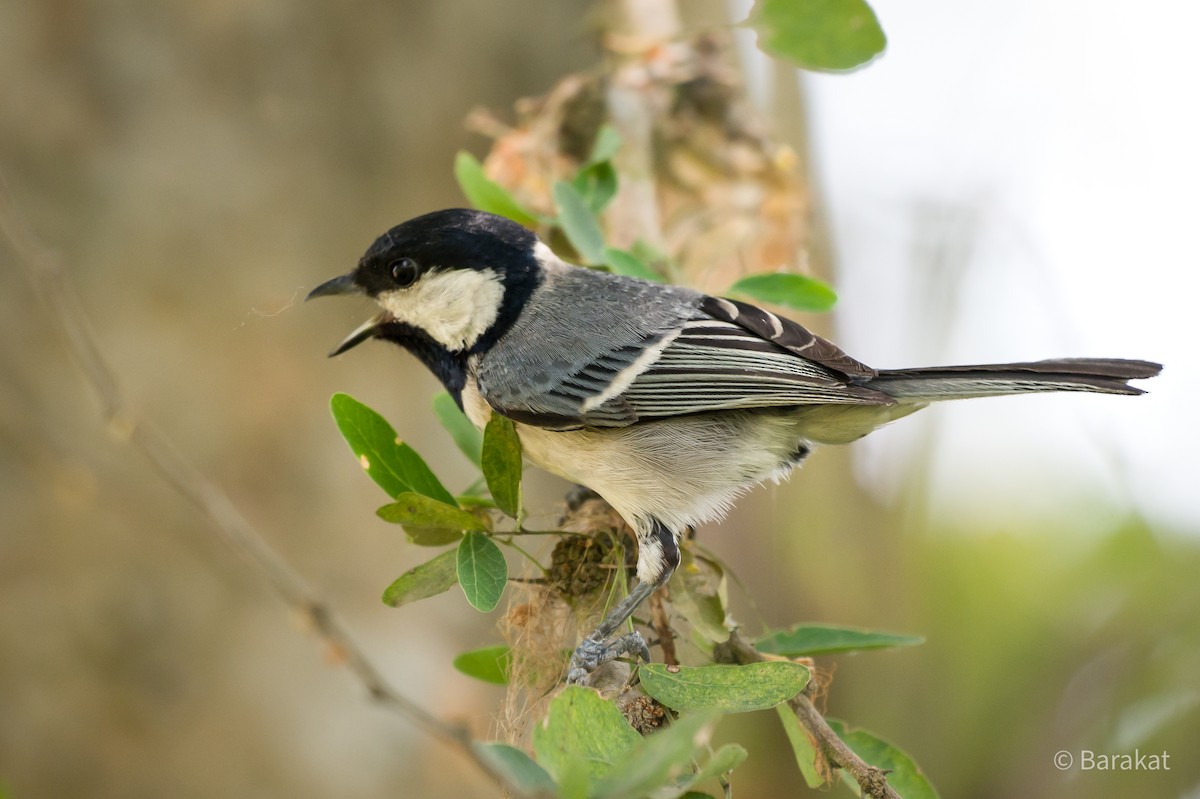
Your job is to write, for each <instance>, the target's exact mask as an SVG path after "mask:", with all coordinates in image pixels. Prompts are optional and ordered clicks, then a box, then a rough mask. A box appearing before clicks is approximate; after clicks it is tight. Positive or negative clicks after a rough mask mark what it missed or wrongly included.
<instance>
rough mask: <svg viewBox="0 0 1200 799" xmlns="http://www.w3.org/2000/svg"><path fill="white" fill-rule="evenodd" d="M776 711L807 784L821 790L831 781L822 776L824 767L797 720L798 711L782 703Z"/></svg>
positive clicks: (826, 766)
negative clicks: (819, 763)
mask: <svg viewBox="0 0 1200 799" xmlns="http://www.w3.org/2000/svg"><path fill="white" fill-rule="evenodd" d="M775 710H776V712H777V713H779V721H780V723H781V724H783V731H784V732H785V733H787V737H788V741H789V742H790V743H791V745H792V754H793V755H795V756H796V765H797V766H798V767H799V768H800V774H801V775H802V776H803V777H804V782H805V784H806V785H808V787H809V788H820V787H821V786H822V785H824V784H825V783H826V782H829V780H827V779H825V777H824V776H823V775H822V774H821V769H822V766H820V765H818V762H819V761H818V755H817V750H816V747H814V746H813V742H812V741H811V740H809V737H808V733H807V732H805V731H804V727H802V726H801V725H800V719H798V718H796V711H794V710H792V706H791V705H785V704H783V703H782V702H780V703H779V704H778V705H776V706H775ZM824 768H825V769H826V770H828V768H829V766H828V765H825V766H824Z"/></svg>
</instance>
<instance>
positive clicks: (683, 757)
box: [591, 713, 720, 799]
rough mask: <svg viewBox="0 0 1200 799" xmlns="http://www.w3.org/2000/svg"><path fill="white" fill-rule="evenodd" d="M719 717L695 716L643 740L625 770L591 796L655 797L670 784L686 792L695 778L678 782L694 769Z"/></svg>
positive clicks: (625, 761)
mask: <svg viewBox="0 0 1200 799" xmlns="http://www.w3.org/2000/svg"><path fill="white" fill-rule="evenodd" d="M717 718H718V714H715V713H694V714H691V715H687V716H683V717H681V718H679V719H677V720H675V721H674V722H672V723H671V724H670V726H668V727H666V728H665V729H662V730H659V731H658V732H656V733H654V734H653V735H650V736H647V737H645V738H643V739H642V740H641V741H639V742H638V744H637V746H635V747H634V748H633V749H632V750H631V751H630V752H629V753H628V754H627V755H626V756H625V757H624V758H623V762H622V767H621V768H619V769H616V770H614V771H613V772H612V773H611V774H609V775H608V777H607V779H605V780H604V781H603V782H601V783H600V784H599V785H597V786H596V787H595V788H594V789H593V791H592V793H591V795H592V796H594V797H595V799H626V797H631V796H651V795H655V794H656V793H657V791H658V790H659V789H660V788H663V787H665V786H667V785H668V784H672V785H671V788H673V789H674V790H676V791H678V792H679V793H682V792H683V790H685V786H687V785H691V784H692V783H693V782H695V781H696V780H693V779H691V777H692V775H691V774H688V776H687V777H685V778H684V780H683V781H677V780H676V778H677V777H679V776H680V775H681V774H683V773H685V772H688V771H690V770H691V765H692V762H693V760H695V757H696V754H697V753H698V751H699V750H700V748H701V747H702V746H704V745H705V744H706V743H707V742H708V740H709V739H710V738H711V737H712V736H711V734H710V730H708V729H706V728H708V727H710V726H711V725H712V723H713V722H715V721H716V719H717ZM717 773H720V772H717ZM680 782H684V784H683V785H681V784H680Z"/></svg>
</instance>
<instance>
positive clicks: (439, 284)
mask: <svg viewBox="0 0 1200 799" xmlns="http://www.w3.org/2000/svg"><path fill="white" fill-rule="evenodd" d="M376 299H377V300H378V302H379V304H380V305H382V306H383V307H384V308H386V309H387V310H388V312H389V313H391V314H392V316H394V317H396V319H398V320H399V321H401V322H407V323H409V324H410V325H412V326H414V327H419V328H421V329H422V330H424V331H425V332H426V333H428V334H429V335H430V337H431V338H433V340H434V341H437V342H438V343H439V344H441V345H442V346H443V347H445V348H446V349H448V350H450V351H452V352H454V351H458V350H464V349H466V348H468V347H470V346H471V345H472V344H474V343H475V342H476V341H478V340H479V337H480V336H482V335H483V334H484V333H485V332H487V329H488V328H489V327H491V326H492V323H493V322H495V321H496V316H497V315H498V314H499V313H500V303H501V301H502V300H503V299H504V284H503V283H501V282H500V277H499V275H497V274H496V273H495V272H493V271H492V270H490V269H445V270H438V271H433V272H428V273H426V274H425V275H424V276H423V277H422V278H421V279H420V280H419V281H417V282H416V283H415V284H413V285H412V286H410V287H408V288H406V289H394V290H392V291H385V292H381V293H380V294H379V296H378V297H377V298H376Z"/></svg>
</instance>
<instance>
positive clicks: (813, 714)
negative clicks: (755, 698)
mask: <svg viewBox="0 0 1200 799" xmlns="http://www.w3.org/2000/svg"><path fill="white" fill-rule="evenodd" d="M728 648H729V652H730V654H731V655H732V657H733V658H734V660H736V661H737V662H738V663H756V662H759V661H762V660H766V658H765V657H763V655H762V653H761V652H759V651H758V650H757V649H755V648H754V647H753V646H752V645H751V644H749V643H747V642H746V641H745V640H743V639H742V637H741V636H740V635H739V634H738V632H737V630H734V631H733V632H732V633H730V635H729V644H728ZM788 706H789V707H791V708H792V710H794V711H795V712H796V718H797V719H799V721H800V724H801V725H802V726H803V727H804V729H805V730H807V731H808V734H809V735H810V736H811V737H812V739H813V740H814V741H816V743H817V746H818V747H820V754H821V755H822V756H824V757H826V758H828V759H829V762H830V763H832V764H833V765H834V766H838V767H839V768H842V769H845V771H846V772H847V773H848V774H850V776H851V777H853V778H854V781H855V782H857V783H858V785H859V787H860V788H861V789H862V792H863V795H864V796H870V797H872V799H900V795H899V794H898V793H896V792H895V791H894V790H892V786H890V785H888V784H887V772H886V771H884V770H883V769H881V768H878V767H877V766H872V765H871V764H870V763H868V762H866V761H865V760H863V759H862V758H861V757H859V756H858V755H857V754H855V753H854V750H853V749H851V748H850V747H849V746H847V745H846V742H845V741H843V740H842V739H841V738H839V737H838V734H837V733H836V732H834V731H833V728H832V727H830V726H829V723H828V722H827V721H825V717H824V716H822V715H821V711H819V710H817V708H816V706H815V705H813V703H812V700H811V699H809V698H808V695H807V694H805V693H801V694H797V695H796V696H794V697H792V698H791V699H789V700H788Z"/></svg>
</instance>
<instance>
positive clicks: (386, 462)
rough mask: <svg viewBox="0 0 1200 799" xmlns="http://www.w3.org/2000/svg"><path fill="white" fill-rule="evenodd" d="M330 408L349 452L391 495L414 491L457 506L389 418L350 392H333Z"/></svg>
mask: <svg viewBox="0 0 1200 799" xmlns="http://www.w3.org/2000/svg"><path fill="white" fill-rule="evenodd" d="M329 410H330V412H331V413H332V414H333V420H334V421H335V422H336V423H337V426H338V430H340V431H341V432H342V437H343V438H345V439H346V443H347V444H349V445H350V451H351V452H353V453H354V455H355V457H357V458H358V460H359V463H361V464H362V467H363V468H364V469H365V470H366V471H367V474H368V475H370V477H371V479H372V480H374V481H375V482H376V483H378V484H379V487H380V488H382V489H383V490H384V491H386V492H387V493H388V496H390V497H393V498H394V497H397V496H399V495H400V494H402V493H404V492H405V491H415V492H417V493H418V494H424V495H425V496H427V497H432V498H433V499H435V500H438V501H439V502H444V503H446V504H447V505H454V497H452V496H451V495H450V492H449V491H447V490H446V487H445V486H443V485H442V483H441V481H440V480H438V479H437V476H436V475H435V474H434V473H433V471H432V470H431V469H430V468H429V466H427V465H426V464H425V461H424V460H422V459H421V456H420V455H418V454H417V452H416V450H414V449H413V448H412V447H410V446H408V445H407V444H404V443H401V442H400V440H399V439H398V438H397V437H396V431H395V429H394V428H393V427H392V426H391V425H390V424H388V422H387V420H386V419H384V418H383V417H382V416H380V415H379V414H378V413H376V412H375V411H373V410H371V409H370V408H368V407H367V406H366V405H364V404H363V403H361V402H359V401H358V400H356V399H354V397H351V396H350V395H349V394H334V395H333V397H332V398H331V399H330V400H329Z"/></svg>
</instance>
